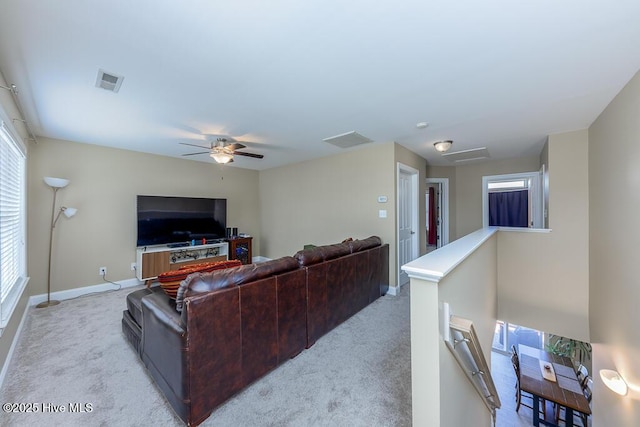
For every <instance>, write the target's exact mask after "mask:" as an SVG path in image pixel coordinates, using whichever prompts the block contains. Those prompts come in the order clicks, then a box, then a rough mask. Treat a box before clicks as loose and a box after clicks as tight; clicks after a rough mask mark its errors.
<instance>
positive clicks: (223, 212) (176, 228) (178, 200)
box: [137, 195, 227, 246]
mask: <svg viewBox="0 0 640 427" xmlns="http://www.w3.org/2000/svg"><path fill="white" fill-rule="evenodd" d="M137 212H138V240H137V246H151V245H167V244H172V243H188V242H191V241H192V240H196V241H202V239H207V240H215V239H223V238H225V236H226V227H227V199H206V198H198V197H167V196H140V195H139V196H138V198H137Z"/></svg>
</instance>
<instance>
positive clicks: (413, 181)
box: [389, 162, 420, 295]
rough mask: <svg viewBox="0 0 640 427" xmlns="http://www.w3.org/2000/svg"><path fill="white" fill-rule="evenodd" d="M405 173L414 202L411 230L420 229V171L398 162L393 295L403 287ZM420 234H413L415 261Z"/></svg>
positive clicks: (418, 253)
mask: <svg viewBox="0 0 640 427" xmlns="http://www.w3.org/2000/svg"><path fill="white" fill-rule="evenodd" d="M401 173H405V174H407V175H409V176H410V180H409V182H410V186H411V188H410V190H409V193H410V198H411V200H412V203H411V212H410V214H411V228H412V229H414V230H418V229H419V225H418V223H419V219H418V218H420V215H419V213H418V209H419V206H420V200H419V195H418V189H419V186H418V178H419V176H420V172H419V171H418V169H415V168H412V167H411V166H408V165H405V164H403V163H400V162H398V163H397V168H396V194H397V197H396V286H395V289H393V290H392V288H393V287H389V291H390V292H389V293H390V294H392V295H396V292H399V290H400V287H401V286H402V284H401V282H400V274H401V273H402V270H401V268H400V267H402V265H401V264H400V221H399V218H400V203H401V196H402V194H401V191H400V174H401ZM419 248H420V234H419V233H418V232H417V231H416V232H414V234H413V238H412V239H411V250H412V252H413V254H414V255H415V257H414V259H415V258H417V257H418V256H419V255H420V252H419V251H420V249H419Z"/></svg>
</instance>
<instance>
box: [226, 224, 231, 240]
mask: <svg viewBox="0 0 640 427" xmlns="http://www.w3.org/2000/svg"><path fill="white" fill-rule="evenodd" d="M229 237H231V228H229V227H227V239H228V238H229Z"/></svg>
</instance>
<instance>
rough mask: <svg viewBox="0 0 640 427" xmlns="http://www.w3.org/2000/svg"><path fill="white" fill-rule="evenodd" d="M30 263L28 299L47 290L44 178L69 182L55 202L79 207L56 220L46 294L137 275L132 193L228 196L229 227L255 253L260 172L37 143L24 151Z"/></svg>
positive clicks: (47, 201) (47, 211)
mask: <svg viewBox="0 0 640 427" xmlns="http://www.w3.org/2000/svg"><path fill="white" fill-rule="evenodd" d="M28 164H29V179H28V203H29V210H28V228H29V239H28V258H29V275H30V276H31V282H30V284H29V286H30V290H29V292H30V294H32V295H34V294H42V293H44V292H46V272H47V251H48V238H49V223H50V220H51V202H52V192H51V189H50V188H49V187H48V186H47V185H46V184H45V183H44V182H43V180H42V178H43V177H44V176H54V177H61V178H67V179H69V180H70V181H71V182H70V184H69V185H68V186H67V187H66V188H63V189H61V190H60V191H58V200H57V205H58V207H59V206H63V205H64V206H71V207H75V208H77V209H78V213H77V215H76V216H75V217H73V218H71V219H67V218H65V217H61V218H60V220H59V221H58V223H57V225H56V229H55V235H54V250H53V254H54V256H53V260H52V281H51V287H52V291H59V290H65V289H72V288H77V287H83V286H89V285H94V284H98V283H102V282H103V280H102V278H101V277H100V276H99V275H98V268H99V267H101V266H106V267H107V271H108V274H107V278H108V279H109V280H112V281H118V280H123V279H130V278H133V277H134V276H135V274H134V272H133V271H131V270H130V265H131V262H134V261H135V259H136V258H135V247H136V195H138V194H149V195H172V196H194V197H220V198H227V223H228V225H230V226H237V227H238V228H239V230H240V231H241V232H246V233H249V234H251V235H253V236H254V241H253V243H254V248H255V249H254V254H255V255H260V223H259V213H260V212H259V195H258V172H257V171H250V170H246V169H240V168H232V167H222V166H219V165H212V164H208V163H203V162H194V161H191V160H183V159H175V158H170V157H163V156H156V155H151V154H143V153H138V152H133V151H125V150H118V149H112V148H105V147H99V146H95V145H89V144H78V143H73V142H67V141H59V140H52V139H46V138H41V139H40V143H39V144H37V145H35V146H32V147H31V150H30V152H29V160H28Z"/></svg>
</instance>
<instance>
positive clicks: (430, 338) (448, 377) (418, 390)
mask: <svg viewBox="0 0 640 427" xmlns="http://www.w3.org/2000/svg"><path fill="white" fill-rule="evenodd" d="M468 237H469V238H471V237H473V236H468ZM460 243H462V242H461V241H458V242H456V243H454V245H457V244H460ZM449 249H452V248H449ZM427 257H429V255H427ZM496 257H497V237H496V235H495V234H494V235H493V236H491V237H490V238H489V239H488V240H486V241H485V242H484V243H483V244H482V245H481V246H480V247H478V248H477V249H476V250H475V251H474V252H473V253H472V254H471V255H470V256H469V257H467V258H466V259H464V260H463V261H462V262H461V263H460V264H458V265H457V266H456V267H455V268H454V269H453V270H452V271H451V272H450V273H448V274H447V275H446V276H445V277H444V278H442V279H441V280H440V281H439V282H438V283H435V282H430V281H427V280H424V279H416V278H412V279H411V360H412V364H411V375H412V396H413V397H412V399H413V425H416V426H432V425H433V426H441V427H445V426H451V427H458V426H463V425H464V426H466V425H473V426H483V425H484V426H487V427H488V426H490V425H491V416H490V413H489V411H488V409H487V408H486V406H485V405H484V403H483V400H482V398H480V396H478V394H477V392H476V390H475V389H474V388H473V386H472V385H471V383H470V382H469V380H468V379H467V377H466V375H465V373H464V372H463V370H462V368H461V367H460V366H459V365H458V363H457V361H456V360H455V358H454V356H453V354H451V352H450V350H449V349H448V348H447V346H446V344H445V343H444V341H443V339H442V330H443V323H442V314H439V312H440V313H441V311H442V307H443V303H445V302H447V303H449V306H450V310H451V314H453V315H456V316H460V317H463V318H466V319H470V320H471V321H472V322H473V324H474V328H475V329H476V332H477V334H478V337H479V339H480V344H481V347H482V351H483V352H484V356H485V358H486V360H487V363H488V364H489V365H490V363H491V362H490V361H491V343H492V339H493V331H494V329H495V322H496V314H497V299H496V292H497V259H496ZM463 402H464V403H463ZM461 408H464V410H461Z"/></svg>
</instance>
